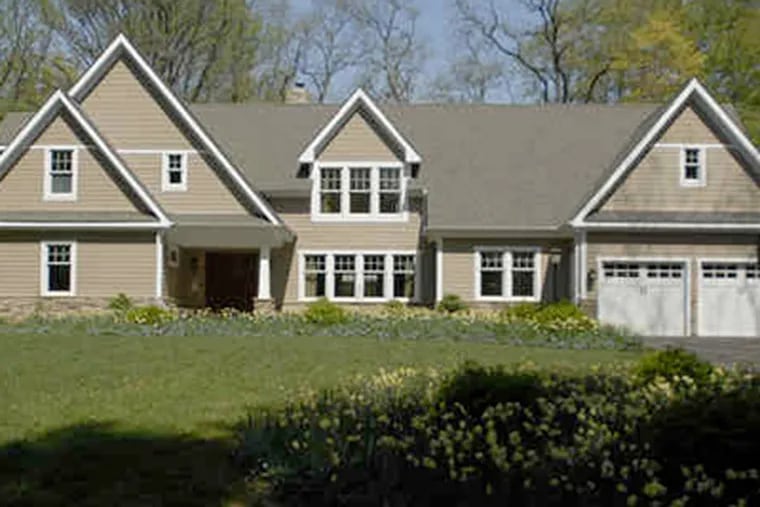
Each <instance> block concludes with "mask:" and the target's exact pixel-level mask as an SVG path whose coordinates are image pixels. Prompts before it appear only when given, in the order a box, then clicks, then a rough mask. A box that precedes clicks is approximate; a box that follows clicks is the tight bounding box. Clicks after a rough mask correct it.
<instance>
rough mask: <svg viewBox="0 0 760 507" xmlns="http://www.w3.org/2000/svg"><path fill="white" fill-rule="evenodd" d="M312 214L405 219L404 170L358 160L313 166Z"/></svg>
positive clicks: (360, 218) (336, 217)
mask: <svg viewBox="0 0 760 507" xmlns="http://www.w3.org/2000/svg"><path fill="white" fill-rule="evenodd" d="M315 178H316V180H315V185H314V193H313V194H312V195H313V205H312V214H313V216H314V217H316V218H324V219H330V220H335V219H339V220H351V219H356V220H405V219H406V216H405V214H404V195H405V189H406V180H405V179H404V170H403V167H402V166H401V165H398V166H395V167H394V166H388V165H383V166H368V165H362V164H356V165H341V166H340V167H337V166H325V167H320V166H319V165H317V167H316V169H315Z"/></svg>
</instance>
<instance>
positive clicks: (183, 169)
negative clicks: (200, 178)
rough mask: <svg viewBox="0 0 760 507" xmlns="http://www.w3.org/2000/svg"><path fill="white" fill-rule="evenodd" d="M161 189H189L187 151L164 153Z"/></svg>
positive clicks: (174, 190) (166, 190)
mask: <svg viewBox="0 0 760 507" xmlns="http://www.w3.org/2000/svg"><path fill="white" fill-rule="evenodd" d="M163 165H164V167H163V176H162V178H161V190H162V191H164V192H177V191H180V192H182V191H185V190H187V153H164V162H163Z"/></svg>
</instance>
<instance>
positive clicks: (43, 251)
mask: <svg viewBox="0 0 760 507" xmlns="http://www.w3.org/2000/svg"><path fill="white" fill-rule="evenodd" d="M50 245H68V246H69V247H70V248H71V255H70V262H71V271H70V273H71V283H70V286H71V288H70V290H67V291H56V290H53V291H51V290H48V287H49V285H48V283H49V281H50V279H49V277H50V273H49V271H48V246H50ZM76 293H77V242H76V241H71V240H61V241H41V242H40V295H42V296H45V297H59V296H60V297H71V296H75V295H76Z"/></svg>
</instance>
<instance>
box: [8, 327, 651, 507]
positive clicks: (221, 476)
mask: <svg viewBox="0 0 760 507" xmlns="http://www.w3.org/2000/svg"><path fill="white" fill-rule="evenodd" d="M636 355H637V354H636V353H634V352H616V351H601V350H586V351H583V350H558V349H539V348H527V347H526V348H516V347H509V346H504V345H496V344H487V343H474V342H453V341H443V340H438V341H412V340H388V341H378V340H377V339H371V338H347V337H341V338H328V337H319V338H318V337H293V338H246V337H213V336H200V337H181V338H179V337H166V336H150V337H119V336H88V335H78V336H55V335H48V336H40V335H29V336H27V335H18V336H15V335H14V336H0V400H2V405H3V406H2V412H1V415H0V498H4V499H5V501H6V502H7V503H9V504H12V505H59V504H68V503H70V502H73V503H77V504H79V505H105V504H111V505H113V504H119V505H145V504H147V505H154V504H185V505H191V504H192V505H219V504H223V503H224V502H225V499H227V498H230V495H231V494H232V493H231V490H234V489H235V485H236V484H239V483H240V478H239V477H237V476H236V475H235V472H233V467H231V466H230V465H229V463H228V462H229V452H230V449H231V448H232V444H231V442H230V438H229V437H230V435H231V434H232V433H231V431H230V430H231V428H232V427H233V426H234V425H235V424H236V423H237V422H239V421H241V420H242V419H243V418H245V416H246V412H247V410H248V409H249V408H250V407H255V406H271V405H275V404H277V403H280V402H282V401H283V400H284V399H286V397H287V394H288V392H290V391H291V390H292V389H294V388H297V387H299V386H302V385H305V384H308V385H311V386H313V387H329V386H330V385H331V384H333V383H334V382H336V381H338V380H339V379H341V378H345V377H346V376H350V375H354V374H357V373H371V372H375V371H377V370H378V369H379V368H395V367H398V366H402V365H406V366H417V367H427V366H436V367H442V368H446V367H452V366H454V365H456V364H458V363H461V362H462V361H464V360H466V359H472V360H476V361H479V362H482V363H485V364H493V363H511V362H516V361H524V360H529V361H533V362H536V363H540V364H552V365H553V364H557V365H564V366H569V367H580V368H583V367H586V366H588V365H590V364H598V363H610V362H615V361H627V360H631V359H633V358H635V357H636ZM62 499H65V500H62Z"/></svg>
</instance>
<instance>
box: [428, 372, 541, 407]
mask: <svg viewBox="0 0 760 507" xmlns="http://www.w3.org/2000/svg"><path fill="white" fill-rule="evenodd" d="M542 393H543V388H542V385H541V377H540V376H539V375H538V374H537V373H536V372H516V371H508V370H505V369H504V368H499V367H495V366H493V367H490V368H486V367H483V366H479V365H478V364H476V363H473V362H467V363H465V364H464V365H463V366H462V367H461V368H460V369H458V370H457V371H455V372H454V374H453V375H451V376H450V377H449V378H448V379H447V380H446V381H445V382H444V383H443V385H442V386H441V390H440V393H439V396H440V399H441V401H443V402H444V403H445V404H447V405H453V404H454V403H458V404H460V405H461V406H463V407H464V408H465V409H466V410H467V411H468V412H469V413H471V414H473V415H479V414H482V413H483V411H484V410H485V409H486V408H488V407H489V406H494V405H496V404H498V403H507V402H516V403H520V404H521V405H523V406H532V405H533V404H534V402H535V400H536V398H538V397H539V396H541V394H542Z"/></svg>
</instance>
